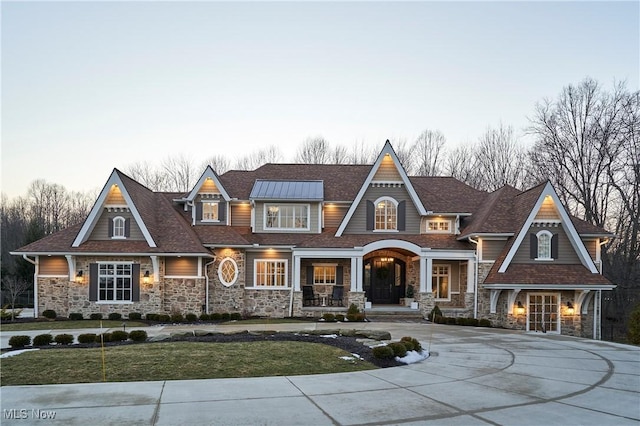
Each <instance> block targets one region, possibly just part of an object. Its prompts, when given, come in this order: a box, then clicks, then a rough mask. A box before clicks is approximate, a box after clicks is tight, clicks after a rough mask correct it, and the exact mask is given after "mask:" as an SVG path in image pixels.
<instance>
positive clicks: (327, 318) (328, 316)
mask: <svg viewBox="0 0 640 426" xmlns="http://www.w3.org/2000/svg"><path fill="white" fill-rule="evenodd" d="M322 319H323V320H325V321H326V322H334V321H335V320H336V316H335V315H333V314H332V313H329V312H327V313H324V314H322Z"/></svg>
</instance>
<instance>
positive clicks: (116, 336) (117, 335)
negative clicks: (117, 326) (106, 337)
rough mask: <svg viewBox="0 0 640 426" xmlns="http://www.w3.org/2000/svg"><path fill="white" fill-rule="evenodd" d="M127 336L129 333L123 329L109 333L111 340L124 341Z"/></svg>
mask: <svg viewBox="0 0 640 426" xmlns="http://www.w3.org/2000/svg"><path fill="white" fill-rule="evenodd" d="M128 338H129V333H127V332H126V331H123V330H116V331H114V332H112V333H111V341H112V342H124V341H125V340H127V339H128Z"/></svg>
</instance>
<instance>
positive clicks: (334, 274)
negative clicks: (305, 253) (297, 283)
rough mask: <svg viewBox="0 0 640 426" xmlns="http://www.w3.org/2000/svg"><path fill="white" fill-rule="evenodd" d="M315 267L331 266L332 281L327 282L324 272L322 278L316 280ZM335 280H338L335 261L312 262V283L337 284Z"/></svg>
mask: <svg viewBox="0 0 640 426" xmlns="http://www.w3.org/2000/svg"><path fill="white" fill-rule="evenodd" d="M316 267H319V268H333V272H334V273H333V279H334V282H332V283H331V282H327V276H326V274H325V276H324V280H323V281H322V282H316ZM336 281H338V264H337V263H314V264H313V284H314V285H315V284H317V285H337V284H336Z"/></svg>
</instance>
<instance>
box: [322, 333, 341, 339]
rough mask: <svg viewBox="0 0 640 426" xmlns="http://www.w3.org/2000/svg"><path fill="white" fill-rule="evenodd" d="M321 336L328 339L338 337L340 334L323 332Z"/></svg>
mask: <svg viewBox="0 0 640 426" xmlns="http://www.w3.org/2000/svg"><path fill="white" fill-rule="evenodd" d="M320 337H325V338H327V339H337V338H338V335H337V334H322V335H320Z"/></svg>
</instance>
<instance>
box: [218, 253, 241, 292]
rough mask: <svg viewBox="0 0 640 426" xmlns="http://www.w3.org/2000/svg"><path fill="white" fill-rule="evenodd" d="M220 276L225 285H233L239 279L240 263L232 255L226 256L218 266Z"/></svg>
mask: <svg viewBox="0 0 640 426" xmlns="http://www.w3.org/2000/svg"><path fill="white" fill-rule="evenodd" d="M218 278H220V282H221V283H222V285H224V286H225V287H230V286H232V285H233V284H234V283H235V282H236V280H237V279H238V264H237V263H236V261H235V260H233V259H232V258H230V257H225V258H224V259H222V262H220V266H218Z"/></svg>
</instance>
